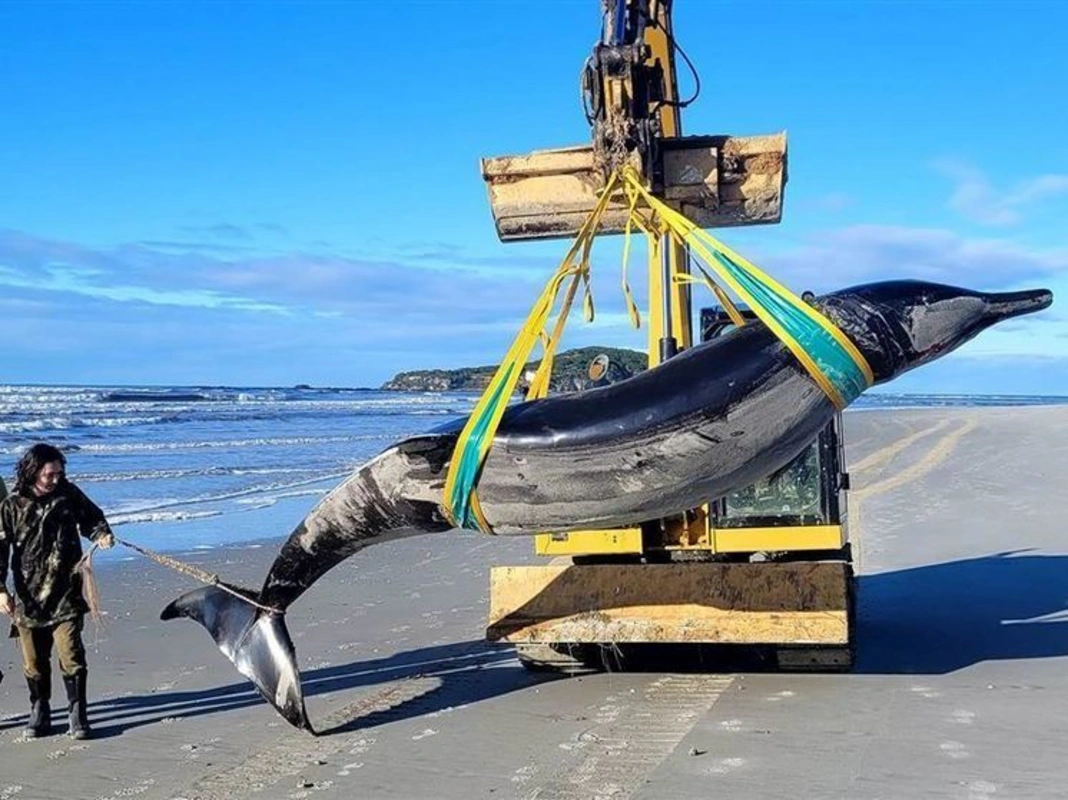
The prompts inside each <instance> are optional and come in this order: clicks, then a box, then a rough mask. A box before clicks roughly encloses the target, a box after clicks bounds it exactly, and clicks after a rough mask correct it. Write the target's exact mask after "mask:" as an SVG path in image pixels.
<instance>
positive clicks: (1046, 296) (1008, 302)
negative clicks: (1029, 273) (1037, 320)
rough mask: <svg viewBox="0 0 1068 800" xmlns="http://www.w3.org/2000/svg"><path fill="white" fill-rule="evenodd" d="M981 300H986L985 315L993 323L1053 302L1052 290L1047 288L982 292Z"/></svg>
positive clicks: (1047, 305) (1041, 308)
mask: <svg viewBox="0 0 1068 800" xmlns="http://www.w3.org/2000/svg"><path fill="white" fill-rule="evenodd" d="M983 300H985V301H986V316H987V317H988V318H989V319H990V321H991V323H994V322H1000V321H1001V320H1003V319H1009V318H1011V317H1020V316H1023V315H1024V314H1032V313H1034V312H1035V311H1042V310H1043V309H1045V308H1049V307H1050V306H1051V305H1052V304H1053V292H1051V291H1050V290H1049V289H1029V290H1027V291H1023V292H1001V293H998V294H984V295H983Z"/></svg>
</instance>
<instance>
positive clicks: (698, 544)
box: [534, 517, 847, 556]
mask: <svg viewBox="0 0 1068 800" xmlns="http://www.w3.org/2000/svg"><path fill="white" fill-rule="evenodd" d="M702 522H704V523H705V525H704V530H703V531H702V530H701V524H702ZM685 534H686V535H685V536H683V537H680V538H679V539H677V540H676V543H675V544H669V545H665V546H664V547H663V549H664V550H704V551H707V552H710V553H759V552H768V551H772V552H777V551H786V550H797V551H804V550H838V549H840V548H842V547H844V546H845V544H846V541H847V537H846V530H845V527H844V526H842V525H786V526H781V527H762V528H710V527H709V526H708V525H707V517H705V519H704V520H698V521H696V522H694V523H691V524H690V525H689V526H687V528H686V529H685ZM644 551H645V547H644V544H643V540H642V530H641V528H634V527H632V528H611V529H608V530H585V531H567V532H564V533H543V534H539V535H538V536H537V537H535V542H534V552H535V553H537V554H538V555H539V556H573V555H586V556H589V555H640V554H641V553H643V552H644Z"/></svg>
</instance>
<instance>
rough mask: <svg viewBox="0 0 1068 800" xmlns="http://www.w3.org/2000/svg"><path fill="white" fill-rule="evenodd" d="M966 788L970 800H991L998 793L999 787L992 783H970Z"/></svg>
mask: <svg viewBox="0 0 1068 800" xmlns="http://www.w3.org/2000/svg"><path fill="white" fill-rule="evenodd" d="M964 788H965V791H967V795H966V797H967V798H968V800H991V798H993V796H994V795H995V794H996V793H997V791H998V785H997V784H996V783H991V782H990V781H970V782H969V783H968V784H967V785H966V786H965V787H964Z"/></svg>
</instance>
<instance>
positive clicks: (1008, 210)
mask: <svg viewBox="0 0 1068 800" xmlns="http://www.w3.org/2000/svg"><path fill="white" fill-rule="evenodd" d="M934 166H935V168H936V169H937V170H938V171H939V172H941V173H942V174H943V175H945V176H946V177H948V178H950V179H951V180H953V181H954V182H955V183H956V186H955V187H954V189H953V193H952V195H951V196H950V198H949V204H950V206H951V207H952V208H953V209H954V210H955V211H957V212H958V213H959V214H961V215H962V216H963V217H965V218H966V219H970V220H973V221H975V222H980V223H982V224H984V225H1015V224H1017V223H1019V222H1021V221H1022V219H1023V217H1022V214H1021V211H1022V210H1023V209H1024V208H1026V207H1027V206H1031V205H1034V204H1035V203H1038V202H1040V201H1042V200H1046V199H1048V198H1051V197H1057V196H1059V195H1068V175H1061V174H1049V175H1039V176H1037V177H1034V178H1028V179H1027V180H1024V181H1020V182H1018V183H1017V184H1016V185H1015V186H1013V187H1011V188H1007V189H999V188H997V187H995V186H994V185H993V184H992V183H991V181H990V179H989V178H988V177H987V175H986V174H985V173H984V172H982V171H981V170H979V169H977V168H975V167H973V166H971V165H969V164H965V163H963V162H960V161H954V160H942V161H938V162H935V165H934Z"/></svg>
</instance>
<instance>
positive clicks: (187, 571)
mask: <svg viewBox="0 0 1068 800" xmlns="http://www.w3.org/2000/svg"><path fill="white" fill-rule="evenodd" d="M115 543H116V544H121V545H122V546H123V547H127V548H129V549H130V550H133V551H135V552H137V553H140V554H141V555H143V556H144V557H145V558H148V559H151V560H152V561H155V562H156V563H157V564H160V565H162V566H164V567H168V568H169V569H173V570H174V571H176V572H180V573H182V574H183V575H188V576H189V577H191V578H193V579H195V580H198V581H200V582H201V583H205V584H207V585H209V586H214V587H215V588H217V589H222V590H223V591H224V592H226V593H227V594H232V595H233V596H234V597H237V598H239V599H241V600H244V601H245V602H246V603H248V604H249V605H250V606H255V607H256V608H258V609H259V610H260V611H266V612H268V613H270V614H279V615H280V614H283V613H285V612H283V611H281V610H280V609H277V608H273V607H271V606H265V605H262V604H261V603H257V602H256V601H255V600H253V599H252V598H251V597H248V596H246V595H243V594H241V592H239V591H237V590H236V589H233V588H231V587H230V586H227V585H226V584H225V583H223V582H222V581H221V580H220V579H219V576H218V575H215V574H214V573H211V572H206V571H204V570H202V569H200V567H194V566H193V565H192V564H187V563H185V562H184V561H179V560H178V559H176V558H171V557H170V556H165V555H163V554H162V553H157V552H155V551H154V550H149V549H148V548H147V547H141V546H140V545H136V544H134V543H133V542H127V541H125V540H124V539H120V538H119V537H117V536H116V537H115ZM99 546H100V545H97V544H94V545H93V546H92V547H90V548H89V552H88V553H86V554H85V555H84V556H82V558H81V561H79V562H78V565H77V567H75V569H76V570H81V571H83V573H84V571H85V570H87V569H89V568H90V567H91V564H92V556H93V551H94V550H96V549H97V547H99ZM93 594H94V595H96V592H95V588H94V591H93ZM90 606H92V603H90Z"/></svg>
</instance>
